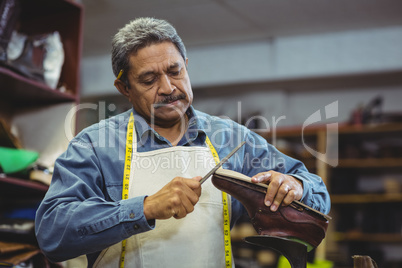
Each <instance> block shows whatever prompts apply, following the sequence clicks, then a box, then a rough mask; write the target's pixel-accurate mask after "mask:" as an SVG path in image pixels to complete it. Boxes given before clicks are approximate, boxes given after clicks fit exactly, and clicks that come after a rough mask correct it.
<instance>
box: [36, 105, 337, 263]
mask: <svg viewBox="0 0 402 268" xmlns="http://www.w3.org/2000/svg"><path fill="white" fill-rule="evenodd" d="M131 112H133V114H134V118H135V129H136V135H137V147H138V149H137V150H138V152H146V151H151V150H158V149H161V148H165V147H170V146H172V145H171V143H170V142H169V141H168V140H167V139H165V138H164V137H162V136H160V135H159V134H158V133H157V132H156V131H155V130H154V129H152V128H151V127H150V126H149V125H148V124H147V122H146V121H145V120H144V118H142V117H141V116H140V115H139V114H137V113H136V112H135V110H134V109H132V110H129V111H127V112H125V113H122V114H120V115H117V116H115V117H112V118H109V119H107V120H102V121H101V122H99V123H98V124H94V125H92V126H90V127H88V128H86V129H84V130H83V131H82V132H80V133H79V134H78V135H77V136H76V137H75V138H74V139H73V140H72V141H71V142H70V144H69V146H68V148H67V150H66V151H65V152H64V153H63V154H62V155H61V156H60V157H59V158H58V159H57V160H56V163H55V167H54V174H53V179H52V183H51V185H50V188H49V190H48V192H47V193H46V196H45V198H44V200H43V201H42V203H41V205H40V207H39V209H38V211H37V215H36V235H37V239H38V242H39V245H40V247H41V249H42V251H43V252H44V253H45V254H46V256H47V257H48V258H49V259H50V260H53V261H63V260H67V259H71V258H74V257H77V256H80V255H83V254H87V257H88V263H89V266H91V265H92V264H93V262H94V261H95V259H96V258H97V256H98V255H99V253H100V251H101V250H103V249H105V248H107V247H109V246H111V245H113V244H115V243H118V242H120V241H122V240H124V239H127V238H129V237H130V236H132V235H135V234H138V233H141V232H146V231H148V230H152V229H153V228H154V227H155V226H154V221H147V220H146V219H145V216H144V212H143V203H144V198H145V196H139V197H134V198H130V199H127V200H122V198H121V196H122V186H123V183H122V178H123V170H124V156H125V143H126V133H127V124H128V120H129V116H130V113H131ZM187 116H188V118H189V122H188V129H187V131H186V133H185V134H184V135H183V137H182V139H181V140H180V141H179V143H178V144H177V146H206V144H205V139H206V136H208V137H209V139H210V140H211V142H212V144H213V146H214V147H215V149H216V151H217V152H218V155H219V157H220V158H221V159H222V158H223V157H225V156H226V155H227V154H228V153H230V152H231V151H232V150H233V149H234V148H235V147H236V146H237V145H238V144H239V143H240V142H242V141H246V144H245V146H243V147H242V148H241V149H240V150H239V151H238V152H237V153H236V154H235V155H234V156H233V157H232V158H230V159H229V161H228V162H227V163H226V164H225V165H224V168H227V169H232V170H235V171H238V172H241V173H243V174H245V175H248V176H250V177H251V176H253V175H255V174H257V173H259V172H263V171H268V170H275V171H278V172H281V173H284V174H289V175H292V176H294V177H296V178H297V179H299V180H301V181H302V182H303V187H304V192H303V197H302V202H303V203H305V204H307V205H308V206H310V207H312V208H314V209H317V210H319V211H321V212H323V213H328V212H329V209H330V199H329V194H328V192H327V189H326V186H325V184H324V183H323V181H322V179H321V178H320V177H318V176H316V175H314V174H311V173H309V172H308V171H307V169H306V167H305V166H304V164H303V163H301V162H300V161H298V160H295V159H293V158H290V157H288V156H286V155H284V154H282V153H281V152H279V151H278V150H277V149H276V148H275V147H273V146H272V145H270V144H269V143H267V141H266V140H265V139H264V138H262V137H261V136H259V135H257V134H255V133H254V132H252V131H250V130H249V129H247V128H245V127H244V126H241V125H239V124H237V123H235V122H233V121H231V120H227V119H221V118H219V117H214V116H210V115H208V114H205V113H202V112H200V111H197V110H194V109H193V107H190V109H189V110H188V111H187ZM203 175H205V174H200V176H203ZM178 176H180V174H178ZM172 179H173V178H172ZM231 209H232V211H231V212H232V218H231V219H232V220H231V226H233V225H234V223H235V222H236V220H237V219H238V218H239V217H240V216H241V215H243V214H245V213H246V211H245V209H244V207H243V206H242V205H241V204H240V202H238V201H237V200H236V199H234V198H232V206H231Z"/></svg>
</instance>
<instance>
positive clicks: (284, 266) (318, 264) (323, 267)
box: [278, 256, 334, 268]
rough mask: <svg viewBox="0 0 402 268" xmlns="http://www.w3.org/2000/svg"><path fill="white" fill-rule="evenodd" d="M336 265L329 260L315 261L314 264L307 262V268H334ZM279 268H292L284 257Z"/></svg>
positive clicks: (280, 260) (281, 257)
mask: <svg viewBox="0 0 402 268" xmlns="http://www.w3.org/2000/svg"><path fill="white" fill-rule="evenodd" d="M332 267H334V264H333V263H332V262H331V261H327V260H314V262H313V263H311V262H307V268H332ZM278 268H291V266H290V263H289V261H288V260H287V259H286V258H285V257H284V256H280V257H279V261H278Z"/></svg>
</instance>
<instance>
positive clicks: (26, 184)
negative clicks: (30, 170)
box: [0, 176, 49, 194]
mask: <svg viewBox="0 0 402 268" xmlns="http://www.w3.org/2000/svg"><path fill="white" fill-rule="evenodd" d="M0 184H1V185H2V187H1V188H7V187H9V188H10V187H12V188H24V190H30V191H31V192H35V193H46V191H47V190H48V189H49V186H47V185H45V184H42V183H39V182H34V181H30V180H25V179H20V178H13V177H4V176H0ZM1 192H3V189H2V190H1ZM24 194H25V191H24Z"/></svg>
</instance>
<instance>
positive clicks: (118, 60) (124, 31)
mask: <svg viewBox="0 0 402 268" xmlns="http://www.w3.org/2000/svg"><path fill="white" fill-rule="evenodd" d="M164 41H170V42H172V43H173V44H174V45H175V46H176V47H177V49H178V51H179V53H180V54H181V56H182V57H183V59H184V61H186V58H187V57H186V48H185V47H184V44H183V41H182V40H181V38H180V36H179V35H178V34H177V32H176V29H175V28H174V27H173V26H172V25H171V24H170V23H168V22H167V21H165V20H160V19H154V18H137V19H135V20H132V21H130V22H129V23H127V24H126V25H125V26H124V27H123V28H121V29H120V30H119V31H118V32H117V34H116V35H115V36H114V37H113V40H112V68H113V73H114V75H115V76H116V77H117V76H118V75H119V72H120V70H123V75H122V77H121V78H120V79H121V80H122V81H123V82H124V83H126V84H127V85H128V86H129V84H128V79H127V72H128V70H129V67H130V66H129V56H130V54H131V53H136V52H137V51H138V50H139V49H141V48H144V47H146V46H149V45H151V44H155V43H162V42H164Z"/></svg>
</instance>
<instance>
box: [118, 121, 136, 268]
mask: <svg viewBox="0 0 402 268" xmlns="http://www.w3.org/2000/svg"><path fill="white" fill-rule="evenodd" d="M133 134H134V116H133V113H131V114H130V119H129V120H128V126H127V137H126V157H125V160H124V173H123V191H122V197H121V198H122V199H123V200H126V199H128V189H129V188H128V187H129V184H130V171H131V156H132V153H133ZM126 244H127V240H123V241H122V242H121V255H120V268H124V257H125V255H126Z"/></svg>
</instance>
